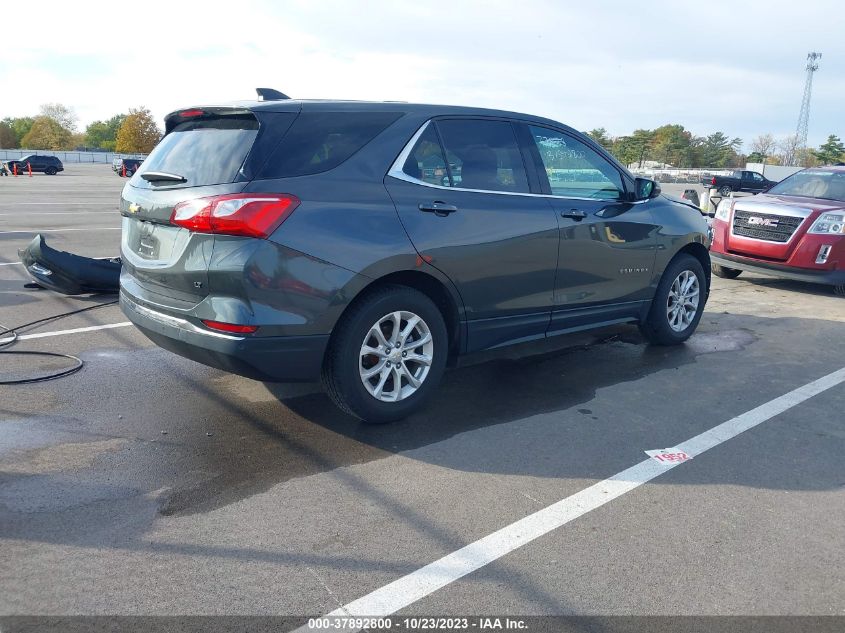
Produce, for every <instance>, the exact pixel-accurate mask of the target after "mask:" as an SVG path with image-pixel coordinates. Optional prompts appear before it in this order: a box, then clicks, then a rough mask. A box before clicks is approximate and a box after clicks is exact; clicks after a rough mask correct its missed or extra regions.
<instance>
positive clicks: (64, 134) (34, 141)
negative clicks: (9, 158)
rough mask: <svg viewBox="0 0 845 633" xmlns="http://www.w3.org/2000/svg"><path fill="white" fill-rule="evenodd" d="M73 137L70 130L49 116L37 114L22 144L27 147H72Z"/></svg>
mask: <svg viewBox="0 0 845 633" xmlns="http://www.w3.org/2000/svg"><path fill="white" fill-rule="evenodd" d="M72 144H73V138H72V135H71V133H70V131H69V130H67V129H66V128H64V127H62V126H61V125H60V124H59V123H58V122H57V121H56V120H55V119H53V118H52V117H49V116H44V115H42V116H37V117H35V120H34V121H33V123H32V127H31V128H30V130H29V132H27V134H26V136H24V137H23V139H21V145H22V146H23V147H24V148H26V149H71V147H72Z"/></svg>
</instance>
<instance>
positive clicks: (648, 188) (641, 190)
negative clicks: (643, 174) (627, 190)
mask: <svg viewBox="0 0 845 633" xmlns="http://www.w3.org/2000/svg"><path fill="white" fill-rule="evenodd" d="M659 195H660V185H658V184H657V183H656V182H655V181H653V180H649V179H648V178H637V179H636V180H635V181H634V198H635V199H636V200H648V199H649V198H656V197H657V196H659Z"/></svg>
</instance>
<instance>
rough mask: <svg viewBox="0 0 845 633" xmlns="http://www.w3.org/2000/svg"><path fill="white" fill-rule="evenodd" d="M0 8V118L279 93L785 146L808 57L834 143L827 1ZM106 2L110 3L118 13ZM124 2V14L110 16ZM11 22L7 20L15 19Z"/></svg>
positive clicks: (837, 87)
mask: <svg viewBox="0 0 845 633" xmlns="http://www.w3.org/2000/svg"><path fill="white" fill-rule="evenodd" d="M33 6H37V7H38V8H37V9H34V11H36V12H37V13H38V14H39V15H38V16H37V19H36V18H35V17H34V16H32V19H30V9H26V10H25V11H24V9H22V8H21V9H20V11H24V12H23V13H19V12H18V9H16V12H15V13H14V14H11V13H10V12H9V11H4V14H3V15H4V20H5V19H14V20H16V23H18V22H17V20H26V23H27V24H36V23H37V25H38V28H37V29H33V28H23V26H24V23H23V22H20V23H19V24H18V26H19V27H20V28H15V29H11V28H5V29H3V36H2V39H0V42H2V50H3V52H4V55H3V57H4V58H5V60H9V59H13V60H14V62H13V63H12V64H8V63H5V62H4V63H2V65H0V118H3V117H5V116H24V115H29V114H32V113H34V112H37V110H38V106H39V104H41V103H45V102H52V101H58V102H61V103H64V104H66V105H69V106H72V107H73V108H74V109H75V110H76V113H77V114H78V115H79V127H80V129H84V126H85V125H86V124H88V123H90V122H91V121H93V120H96V119H104V118H108V117H110V116H111V115H113V114H116V113H119V112H125V111H126V110H127V109H128V108H129V107H136V106H140V105H145V106H147V107H149V108H150V109H151V110H152V111H153V113H154V114H155V115H156V116H157V117H159V118H161V117H163V116H164V115H165V114H166V113H167V112H169V111H171V110H174V109H177V108H180V107H183V106H187V105H195V104H205V103H214V102H221V101H228V100H234V99H245V98H251V97H252V95H254V88H255V87H256V86H267V87H273V88H276V89H278V90H281V91H282V92H285V93H287V94H289V95H291V96H293V97H302V98H345V99H375V100H404V101H421V102H428V103H451V104H460V105H478V106H487V107H496V108H502V109H509V110H517V111H523V112H530V113H532V114H539V115H543V116H547V117H550V118H553V119H557V120H559V121H563V122H565V123H568V124H570V125H572V126H574V127H576V128H578V129H582V130H587V129H591V128H595V127H605V128H607V130H608V131H609V132H610V133H611V134H612V135H621V134H626V133H630V132H631V131H632V130H633V129H635V128H653V127H656V126H658V125H661V124H664V123H681V124H683V125H684V126H685V127H686V128H687V129H689V130H691V131H692V132H694V133H695V134H699V135H703V134H706V133H709V132H713V131H724V132H725V133H726V134H728V135H730V136H739V137H740V138H742V139H744V140H745V141H746V146H747V145H748V143H749V142H750V140H751V139H753V138H754V137H755V136H757V135H759V134H762V133H766V132H771V133H773V134H774V135H775V136H786V135H788V134H791V133H794V131H795V126H796V122H797V118H798V111H799V108H800V105H801V97H802V92H803V85H804V66H805V63H806V55H807V53H808V52H809V51H812V50H815V51H821V52H822V53H823V55H824V57H823V58H822V60H821V70H820V71H819V72H818V73H816V77H815V84H814V91H813V105H812V116H811V121H810V139H809V140H810V144H811V145H818V144H819V143H820V142H822V141H823V140H824V139H825V138H826V137H827V135H828V134H831V133H835V134H838V135H839V136H845V125H844V123H845V118H843V116H842V114H841V113H842V107H843V104H844V103H845V38H843V37H842V34H843V32H845V11H843V7H842V4H841V0H830V1H825V0H802V1H801V2H798V1H797V0H792V1H788V2H786V1H785V2H780V1H777V0H770V1H768V2H754V1H752V2H742V3H739V2H722V1H721V0H708V1H707V2H683V1H681V0H675V1H667V2H664V1H659V0H655V1H650V0H641V1H639V2H630V1H625V2H611V1H607V2H600V1H598V0H596V1H594V2H584V1H583V0H581V1H578V2H573V1H570V0H558V1H557V2H555V1H548V2H546V1H543V0H521V1H520V2H513V1H509V2H497V1H496V0H489V1H487V2H475V1H461V0H449V1H448V2H436V1H424V0H412V1H402V0H394V1H392V2H391V1H386V0H385V1H380V2H367V1H365V0H359V1H357V2H349V1H348V0H346V1H343V2H334V1H331V0H316V1H314V0H310V1H303V2H296V1H284V0H280V1H277V2H264V1H260V0H237V1H236V2H231V1H230V2H215V1H213V0H208V1H206V2H178V1H176V2H174V1H172V0H171V1H170V2H159V1H158V0H138V1H135V2H130V3H123V4H122V5H121V4H120V3H117V4H116V3H115V2H114V1H110V2H99V1H86V2H83V3H77V2H67V1H62V2H55V3H54V2H52V1H47V2H45V1H42V2H39V3H37V5H33ZM120 6H122V7H123V8H119V7H120ZM130 6H131V7H132V8H131V9H129V10H126V9H127V7H130ZM15 16H17V17H15Z"/></svg>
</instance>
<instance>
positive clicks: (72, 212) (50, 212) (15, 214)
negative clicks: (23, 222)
mask: <svg viewBox="0 0 845 633" xmlns="http://www.w3.org/2000/svg"><path fill="white" fill-rule="evenodd" d="M117 213H120V212H119V211H118V210H117V209H114V210H113V211H45V212H44V213H27V214H26V215H25V216H24V217H25V218H26V219H29V218H34V217H36V216H39V215H111V214H117ZM0 217H3V218H6V217H15V218H18V217H21V214H20V213H0Z"/></svg>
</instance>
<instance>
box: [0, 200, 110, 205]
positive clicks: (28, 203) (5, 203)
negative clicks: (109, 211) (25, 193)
mask: <svg viewBox="0 0 845 633" xmlns="http://www.w3.org/2000/svg"><path fill="white" fill-rule="evenodd" d="M114 203H115V202H114V200H108V201H105V200H83V201H82V202H78V201H77V202H0V205H9V206H16V207H20V206H24V205H26V206H29V205H36V206H40V205H63V206H67V205H71V204H102V205H106V204H114Z"/></svg>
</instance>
